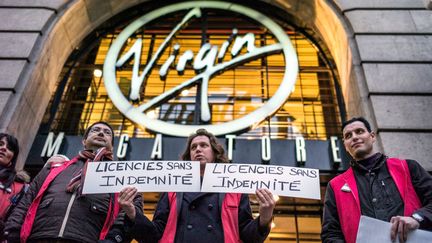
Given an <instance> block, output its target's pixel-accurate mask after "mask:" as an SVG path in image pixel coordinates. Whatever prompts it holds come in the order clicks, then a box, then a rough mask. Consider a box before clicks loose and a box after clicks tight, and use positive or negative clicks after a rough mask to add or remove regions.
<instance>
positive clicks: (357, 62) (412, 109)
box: [0, 0, 432, 171]
mask: <svg viewBox="0 0 432 243" xmlns="http://www.w3.org/2000/svg"><path fill="white" fill-rule="evenodd" d="M143 2H146V1H145V0H131V1H122V0H108V1H106V0H21V1H13V0H2V1H1V2H0V130H1V131H6V132H9V133H12V134H15V135H16V136H17V137H18V138H19V141H20V143H21V147H22V153H21V155H20V156H21V158H20V160H19V161H21V164H20V165H19V166H21V167H22V166H24V161H25V158H26V156H27V154H28V152H29V150H30V148H31V145H32V143H33V140H34V138H35V136H36V134H37V132H38V128H39V125H40V122H41V120H42V119H43V116H44V114H45V110H46V108H47V105H48V103H49V100H50V97H51V96H52V95H53V94H54V92H55V90H54V89H55V86H56V82H57V81H58V77H59V75H60V72H61V70H62V67H63V65H64V63H65V61H66V59H67V58H68V56H69V55H70V54H71V52H72V51H73V50H74V49H75V48H77V47H78V46H79V43H80V42H81V41H82V40H83V39H84V38H85V37H86V36H87V35H88V34H89V33H90V32H91V31H93V30H94V29H95V28H97V27H98V26H99V25H101V24H102V23H103V22H104V21H106V20H108V19H109V18H110V17H112V16H114V15H116V14H118V13H120V12H121V11H123V10H125V9H128V8H131V7H133V6H135V5H137V4H142V3H143ZM263 2H266V3H268V4H271V5H273V6H276V7H278V8H280V9H282V10H284V11H286V12H287V13H290V14H291V15H292V16H294V17H295V21H296V22H297V23H298V24H299V25H301V26H302V27H304V28H305V29H307V30H308V31H309V32H310V33H311V34H312V35H313V36H315V37H316V38H317V39H318V40H320V41H322V42H323V43H325V45H326V46H327V47H328V50H329V52H330V55H331V56H332V57H333V58H334V63H335V65H336V67H337V70H338V72H339V77H340V84H341V88H342V94H343V99H344V104H345V108H346V116H347V117H348V118H349V117H352V116H359V115H361V116H365V117H366V118H368V119H370V120H371V121H372V122H373V127H374V128H375V129H376V130H377V132H378V137H379V144H378V145H379V147H380V148H381V149H383V151H384V152H385V153H386V154H389V155H392V156H400V157H407V158H413V159H416V160H418V161H420V162H421V164H422V165H423V166H424V167H425V168H427V170H429V171H432V160H431V158H430V156H428V152H429V151H430V150H431V149H432V146H431V144H432V108H431V107H432V11H431V10H429V9H428V6H430V5H432V4H431V3H430V2H429V1H425V0H363V1H357V0H315V1H313V0H307V1H304V0H265V1H263Z"/></svg>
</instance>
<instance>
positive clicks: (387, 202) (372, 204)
mask: <svg viewBox="0 0 432 243" xmlns="http://www.w3.org/2000/svg"><path fill="white" fill-rule="evenodd" d="M386 159H387V157H385V156H384V155H382V156H381V157H380V158H379V161H378V162H377V163H376V165H375V166H374V167H373V169H371V170H367V169H366V168H364V167H362V166H361V165H359V164H357V163H351V166H352V168H353V172H354V175H355V179H356V183H357V187H358V188H357V189H358V193H359V198H360V207H361V214H362V215H365V216H368V217H372V218H376V219H380V220H384V221H387V222H389V221H390V219H391V218H392V217H393V216H397V215H403V213H404V205H403V201H402V198H401V196H400V194H399V191H398V189H397V187H396V185H395V183H394V181H393V179H392V178H391V175H390V173H389V171H388V169H387V163H386ZM407 164H408V168H409V170H410V175H411V180H412V184H413V186H414V189H415V191H416V193H417V196H418V197H419V199H420V201H421V204H422V208H420V209H419V210H417V211H416V212H417V213H419V214H420V215H422V216H423V217H424V219H425V220H424V221H423V222H422V223H421V225H420V229H425V230H432V177H431V176H430V175H429V174H428V172H427V171H425V170H424V169H423V167H421V166H420V165H419V164H418V163H417V162H416V161H414V160H407ZM347 213H349V212H347ZM321 238H322V240H323V243H326V242H344V236H343V233H342V229H341V225H340V222H339V216H338V212H337V207H336V200H335V196H334V192H333V189H332V187H331V186H330V183H329V184H328V185H327V191H326V196H325V200H324V214H323V225H322V233H321Z"/></svg>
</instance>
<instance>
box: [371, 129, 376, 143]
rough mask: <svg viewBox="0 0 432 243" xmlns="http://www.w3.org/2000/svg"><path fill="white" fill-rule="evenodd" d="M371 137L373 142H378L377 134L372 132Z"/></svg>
mask: <svg viewBox="0 0 432 243" xmlns="http://www.w3.org/2000/svg"><path fill="white" fill-rule="evenodd" d="M370 135H371V137H372V139H373V142H375V141H376V134H375V132H374V131H372V132H370Z"/></svg>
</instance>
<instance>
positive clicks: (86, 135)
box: [83, 121, 114, 146]
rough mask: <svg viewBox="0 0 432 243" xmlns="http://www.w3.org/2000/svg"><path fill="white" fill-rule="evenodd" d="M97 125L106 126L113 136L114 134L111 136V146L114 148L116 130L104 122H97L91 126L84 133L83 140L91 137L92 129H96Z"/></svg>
mask: <svg viewBox="0 0 432 243" xmlns="http://www.w3.org/2000/svg"><path fill="white" fill-rule="evenodd" d="M97 124H104V125H105V126H107V127H108V128H109V129H110V130H111V134H112V136H111V145H112V146H114V129H113V128H112V127H111V125H110V124H108V123H107V122H104V121H98V122H95V123H93V124H91V125H90V126H89V127H87V129H86V131H85V132H84V136H83V139H86V138H87V137H88V135H89V133H90V130H91V129H92V127H94V126H95V125H97Z"/></svg>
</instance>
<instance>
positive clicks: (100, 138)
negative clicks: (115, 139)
mask: <svg viewBox="0 0 432 243" xmlns="http://www.w3.org/2000/svg"><path fill="white" fill-rule="evenodd" d="M112 136H113V134H112V132H111V129H110V128H109V127H108V126H107V125H105V124H102V123H98V124H96V125H94V126H93V127H92V128H91V129H90V131H89V133H88V135H87V138H85V139H84V140H83V145H84V148H85V149H91V150H93V151H96V150H98V149H99V148H102V147H106V148H107V149H108V150H111V151H112V149H113V147H112V144H111V141H112Z"/></svg>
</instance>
